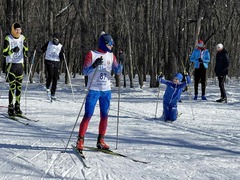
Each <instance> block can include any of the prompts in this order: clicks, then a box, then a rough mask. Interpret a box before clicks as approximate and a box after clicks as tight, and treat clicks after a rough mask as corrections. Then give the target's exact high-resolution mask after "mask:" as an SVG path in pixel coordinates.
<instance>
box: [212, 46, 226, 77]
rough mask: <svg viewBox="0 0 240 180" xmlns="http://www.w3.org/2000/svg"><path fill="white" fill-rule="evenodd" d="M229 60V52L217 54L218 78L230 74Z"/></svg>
mask: <svg viewBox="0 0 240 180" xmlns="http://www.w3.org/2000/svg"><path fill="white" fill-rule="evenodd" d="M228 66H229V58H228V54H227V51H226V50H225V49H223V50H222V51H218V52H217V54H216V65H215V69H214V71H215V73H216V75H217V76H226V75H227V74H228Z"/></svg>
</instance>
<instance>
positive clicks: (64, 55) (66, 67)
mask: <svg viewBox="0 0 240 180" xmlns="http://www.w3.org/2000/svg"><path fill="white" fill-rule="evenodd" d="M63 58H64V62H65V65H66V69H67V75H68V78H69V82H70V86H71V90H72V95H73V100H74V102H75V96H74V93H73V88H72V82H71V78H70V73H69V69H68V65H67V61H66V56H65V53H63Z"/></svg>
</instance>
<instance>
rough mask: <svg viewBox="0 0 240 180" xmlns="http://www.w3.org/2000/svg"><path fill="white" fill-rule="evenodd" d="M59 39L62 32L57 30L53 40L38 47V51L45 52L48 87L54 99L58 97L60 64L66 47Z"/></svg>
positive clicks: (48, 91)
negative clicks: (56, 94)
mask: <svg viewBox="0 0 240 180" xmlns="http://www.w3.org/2000/svg"><path fill="white" fill-rule="evenodd" d="M59 39H60V34H59V33H58V32H56V33H54V34H53V39H52V40H51V41H48V42H46V43H45V44H44V45H43V46H42V48H41V49H37V52H38V53H45V67H46V71H47V79H46V89H47V93H48V94H49V93H50V92H51V99H52V100H55V99H56V96H55V93H56V89H57V81H58V79H59V70H60V65H61V61H62V60H64V55H63V54H64V49H63V45H62V44H61V43H60V40H59ZM51 83H52V86H51ZM50 86H51V90H50Z"/></svg>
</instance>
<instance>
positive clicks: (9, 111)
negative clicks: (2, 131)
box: [8, 104, 15, 116]
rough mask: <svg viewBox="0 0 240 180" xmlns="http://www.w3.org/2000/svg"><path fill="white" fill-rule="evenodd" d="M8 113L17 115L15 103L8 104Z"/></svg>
mask: <svg viewBox="0 0 240 180" xmlns="http://www.w3.org/2000/svg"><path fill="white" fill-rule="evenodd" d="M8 115H9V116H15V113H14V106H13V104H9V105H8Z"/></svg>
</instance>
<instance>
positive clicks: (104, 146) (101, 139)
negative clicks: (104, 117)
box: [97, 134, 109, 150]
mask: <svg viewBox="0 0 240 180" xmlns="http://www.w3.org/2000/svg"><path fill="white" fill-rule="evenodd" d="M97 148H98V149H104V150H109V146H108V145H107V144H106V143H105V142H104V136H103V135H101V134H99V135H98V140H97Z"/></svg>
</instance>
